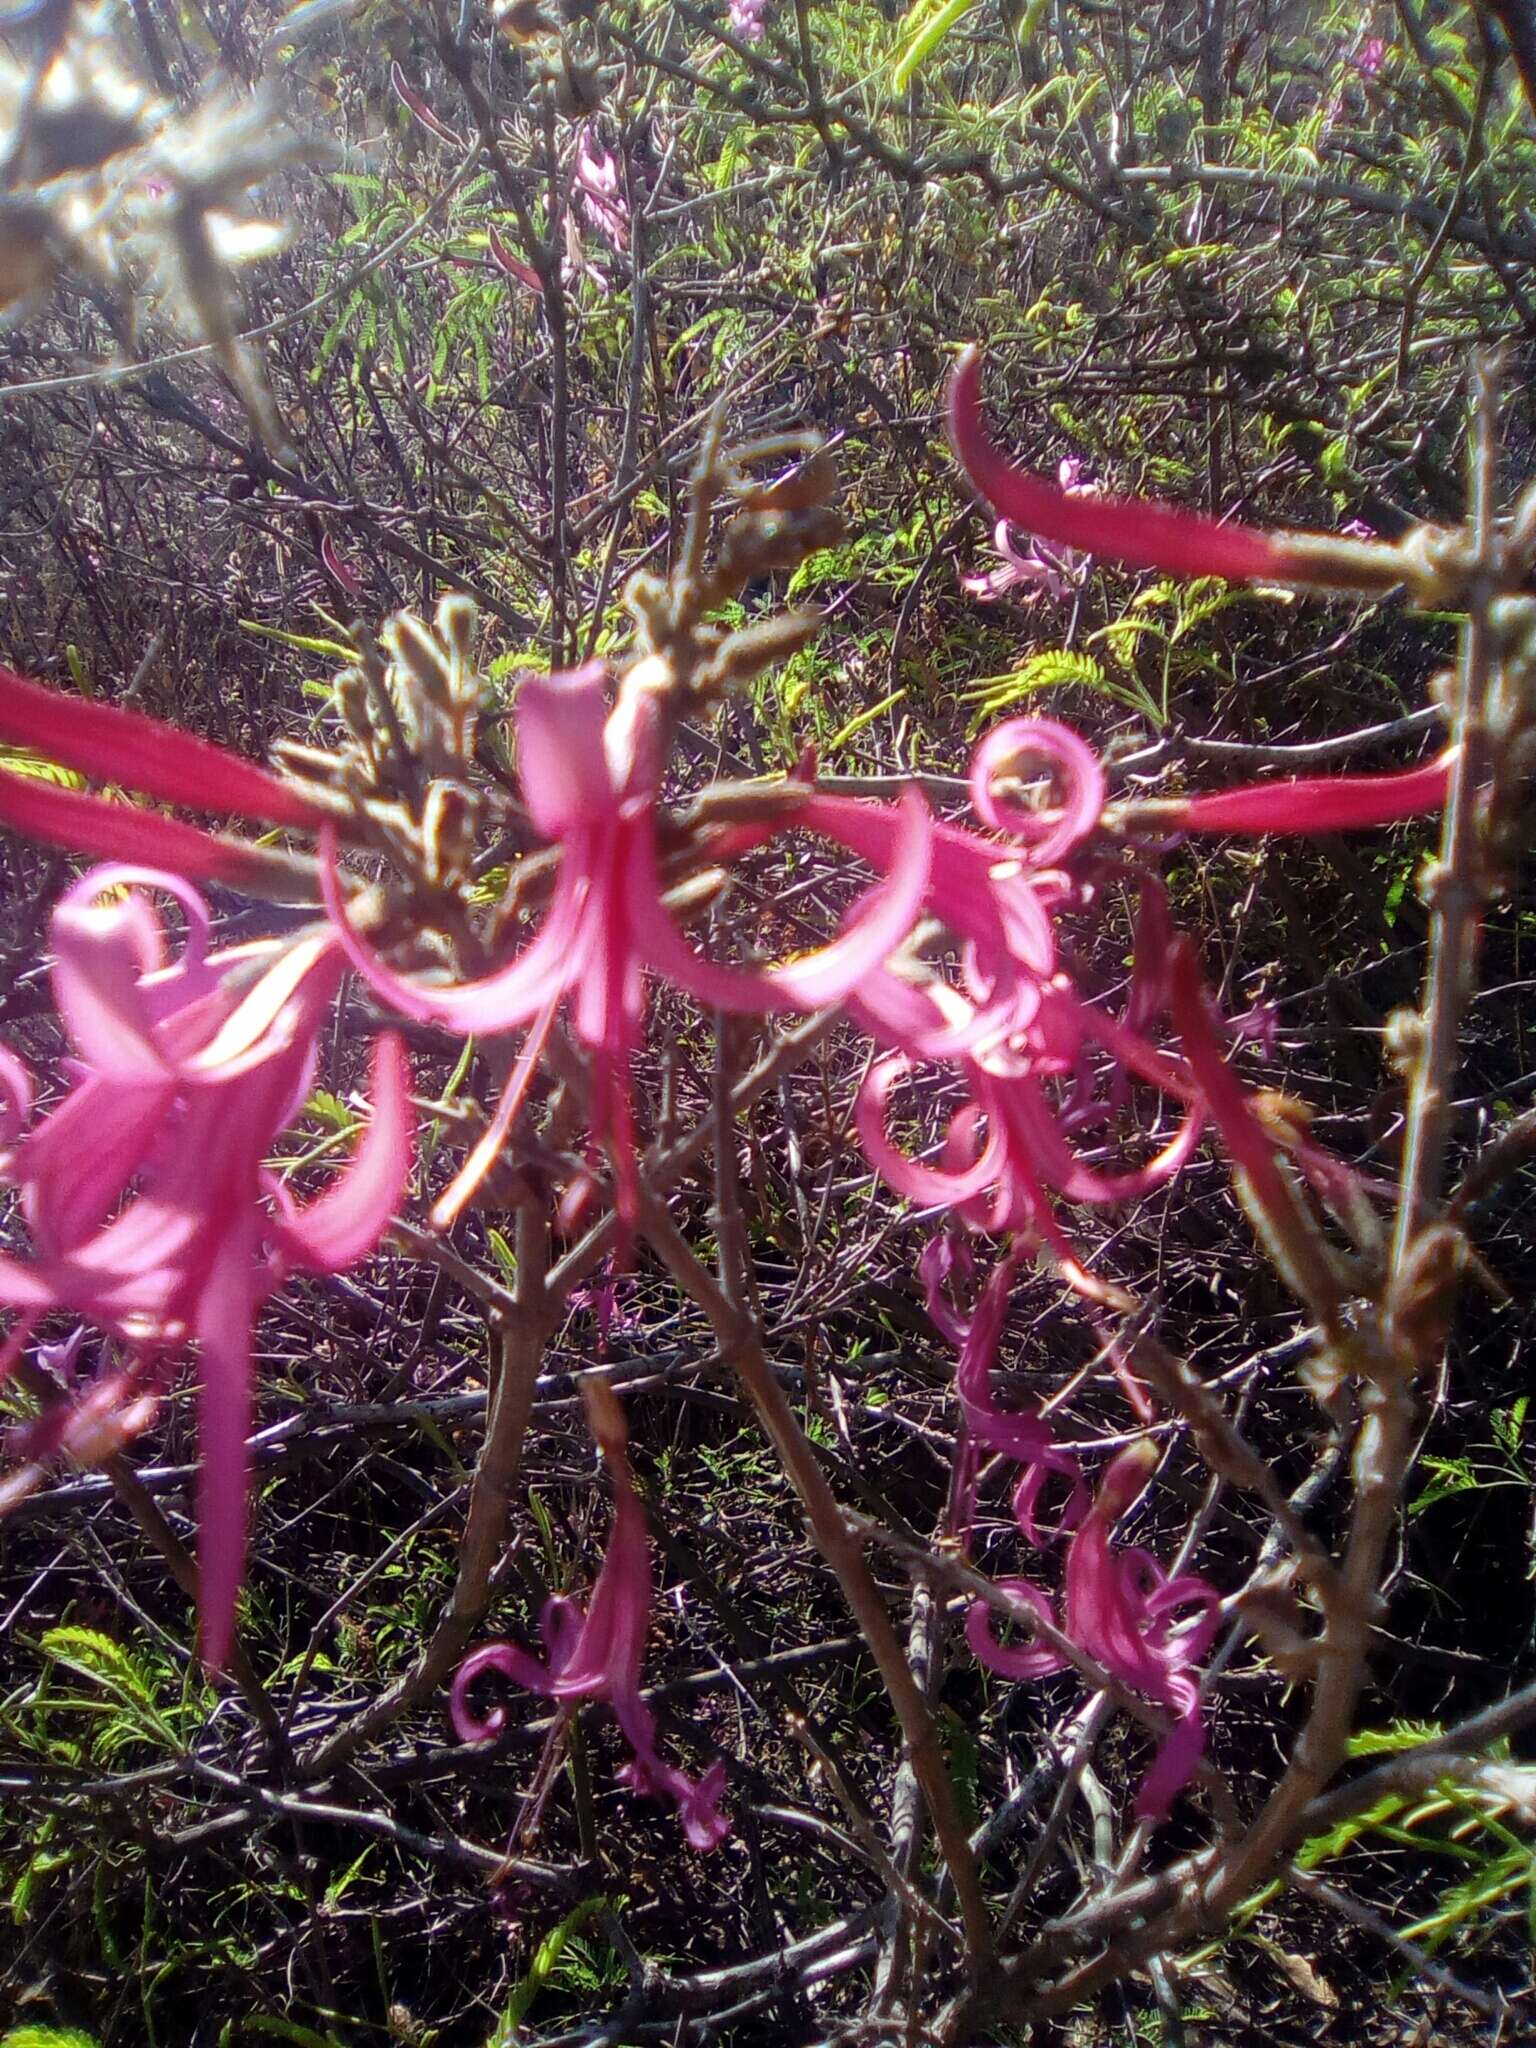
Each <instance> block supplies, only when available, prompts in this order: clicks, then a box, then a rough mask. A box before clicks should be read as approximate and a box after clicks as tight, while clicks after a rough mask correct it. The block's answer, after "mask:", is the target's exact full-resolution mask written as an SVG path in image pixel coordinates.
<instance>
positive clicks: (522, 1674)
mask: <svg viewBox="0 0 1536 2048" xmlns="http://www.w3.org/2000/svg"><path fill="white" fill-rule="evenodd" d="M486 1671H494V1672H496V1673H497V1675H498V1676H499V1677H501V1678H509V1679H510V1680H511V1681H512V1683H513V1684H514V1685H520V1686H521V1687H522V1688H523V1690H524V1691H525V1692H532V1693H538V1694H540V1695H541V1696H542V1697H544V1698H546V1699H547V1698H548V1697H549V1693H550V1679H549V1673H548V1672H547V1671H546V1670H545V1669H544V1666H543V1665H542V1664H541V1663H540V1662H539V1660H538V1658H537V1657H530V1656H529V1654H528V1652H527V1651H526V1650H520V1649H519V1648H518V1647H517V1645H516V1643H487V1644H485V1646H484V1647H483V1648H482V1649H479V1650H474V1651H472V1652H471V1653H470V1655H469V1656H467V1657H466V1658H465V1659H464V1662H463V1663H462V1664H461V1665H460V1666H459V1668H458V1670H457V1671H456V1672H455V1673H454V1674H453V1687H452V1690H451V1691H450V1693H449V1695H448V1718H449V1720H450V1721H451V1722H452V1723H453V1732H454V1734H455V1735H457V1737H458V1738H459V1740H460V1742H489V1741H490V1739H491V1737H492V1736H493V1735H499V1734H500V1733H501V1731H502V1729H503V1728H505V1727H506V1725H507V1710H506V1708H505V1707H492V1708H491V1710H490V1712H489V1713H488V1714H486V1715H485V1716H484V1718H483V1719H482V1717H481V1716H480V1715H478V1714H476V1713H475V1712H474V1711H473V1709H472V1708H471V1706H470V1704H469V1694H470V1688H471V1687H472V1686H473V1684H474V1682H475V1680H476V1679H477V1678H479V1677H480V1675H481V1673H482V1672H486Z"/></svg>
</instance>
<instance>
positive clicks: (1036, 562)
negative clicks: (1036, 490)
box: [960, 455, 1100, 604]
mask: <svg viewBox="0 0 1536 2048" xmlns="http://www.w3.org/2000/svg"><path fill="white" fill-rule="evenodd" d="M1083 468H1084V465H1083V458H1082V457H1081V456H1080V455H1064V456H1063V457H1062V459H1061V461H1060V462H1059V463H1058V464H1057V465H1056V482H1057V486H1058V488H1059V489H1060V490H1061V492H1062V493H1063V494H1064V495H1065V496H1066V497H1069V498H1093V497H1097V496H1098V494H1099V488H1100V487H1099V485H1098V484H1096V483H1093V482H1091V481H1085V480H1084V476H1083ZM1013 533H1014V529H1013V527H1012V525H1011V524H1010V522H1009V521H1008V520H1006V519H999V520H998V522H997V525H996V526H995V527H994V528H993V530H992V545H993V547H994V548H996V550H997V552H998V554H999V555H1001V557H1002V561H1001V563H1000V564H999V566H998V567H997V568H995V569H992V570H990V571H988V573H987V574H986V575H984V576H962V577H961V579H960V587H961V588H962V589H963V590H964V591H966V592H967V593H968V594H969V595H970V596H972V597H974V598H978V599H979V600H980V601H981V603H983V604H995V603H996V602H997V600H998V599H999V598H1000V597H1005V596H1006V595H1007V594H1008V592H1009V591H1011V590H1022V591H1023V592H1024V593H1025V595H1024V597H1023V599H1022V600H1021V601H1022V602H1024V603H1031V602H1032V601H1033V600H1034V599H1035V598H1036V597H1039V596H1042V595H1043V596H1046V597H1053V598H1058V599H1059V598H1063V597H1066V596H1068V595H1069V593H1070V592H1072V591H1073V590H1075V589H1076V588H1077V586H1078V584H1079V583H1081V581H1082V579H1083V572H1084V570H1085V568H1086V567H1087V563H1088V557H1087V556H1086V555H1085V554H1083V553H1082V552H1081V551H1080V550H1079V549H1077V548H1068V547H1053V546H1049V545H1047V544H1046V543H1044V542H1042V541H1041V540H1040V539H1038V538H1037V537H1036V536H1035V535H1033V534H1026V535H1025V536H1024V545H1023V546H1022V547H1020V546H1019V545H1018V543H1017V542H1016V541H1015V540H1014V537H1013Z"/></svg>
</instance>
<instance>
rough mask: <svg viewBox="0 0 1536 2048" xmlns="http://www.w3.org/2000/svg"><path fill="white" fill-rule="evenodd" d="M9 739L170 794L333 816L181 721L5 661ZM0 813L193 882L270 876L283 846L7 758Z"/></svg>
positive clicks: (0, 689)
mask: <svg viewBox="0 0 1536 2048" xmlns="http://www.w3.org/2000/svg"><path fill="white" fill-rule="evenodd" d="M0 740H4V741H7V742H9V743H10V744H12V745H15V746H23V747H28V748H31V749H33V750H34V751H35V752H37V753H39V754H44V755H46V756H47V757H48V758H49V759H50V760H53V761H57V762H59V763H61V764H62V765H63V766H64V767H66V768H74V769H76V770H78V772H79V773H80V774H82V775H87V776H91V777H93V778H94V779H95V780H97V781H101V782H114V783H120V784H122V785H123V786H124V787H126V788H128V789H134V790H138V791H139V792H140V793H141V794H142V795H144V796H148V797H153V798H155V799H157V800H158V801H159V802H161V803H172V804H184V805H186V806H187V807H188V808H189V809H192V810H200V811H211V812H215V813H222V814H227V815H229V816H234V817H244V818H252V819H257V820H260V821H262V822H265V823H267V824H271V825H309V826H314V825H318V824H320V823H321V822H322V820H323V819H324V817H325V816H326V815H327V814H326V812H325V811H324V810H323V809H321V808H320V807H319V806H318V805H316V804H315V803H314V801H313V800H312V799H311V798H310V797H308V796H306V795H305V793H304V792H303V791H302V790H301V789H299V788H297V787H296V786H295V785H293V784H291V783H288V782H284V781H283V780H281V778H280V777H278V776H276V775H272V774H269V773H268V772H267V770H266V769H265V768H258V767H257V766H256V765H255V764H254V763H252V762H250V761H243V760H241V759H240V757H239V756H238V755H237V754H230V753H227V752H226V751H225V750H224V749H223V748H222V747H216V746H213V745H211V744H210V743H209V742H208V741H207V740H200V739H196V738H194V737H193V736H192V735H191V734H190V733H184V732H181V731H180V730H179V729H178V728H177V727H176V726H173V725H166V724H165V723H163V721H161V720H160V719H158V718H148V717H146V716H145V715H144V713H143V712H140V711H131V710H128V709H125V708H124V707H122V706H120V705H114V704H98V703H95V702H93V701H91V700H90V699H88V698H82V697H69V696H65V695H64V694H63V693H62V692H60V691H57V690H49V689H45V688H44V687H43V685H42V684H41V683H33V682H29V681H28V680H27V679H26V678H25V677H24V676H19V675H17V674H16V672H15V671H14V670H13V669H9V668H5V667H3V666H0ZM0 824H5V825H9V826H11V827H12V829H13V830H15V831H17V832H21V833H24V834H25V835H26V836H27V837H28V838H31V839H41V840H45V841H47V842H48V843H49V844H51V845H54V846H63V847H67V848H69V849H70V850H71V851H72V852H75V853H85V854H91V855H94V856H97V857H99V858H105V859H108V860H122V861H128V862H132V863H135V864H142V865H148V864H153V865H155V866H157V867H160V868H162V869H170V870H172V871H173V872H175V873H176V874H180V875H185V876H187V877H188V878H189V879H191V880H193V881H205V882H208V881H220V882H227V883H229V884H231V885H232V886H234V887H239V886H241V885H242V884H243V883H249V885H250V886H251V887H253V888H257V889H259V888H260V887H261V885H262V883H263V882H264V881H265V882H270V880H271V878H272V876H273V873H274V871H275V869H276V868H277V866H278V865H279V861H280V857H274V856H273V855H271V854H268V853H265V852H263V851H262V850H261V849H260V848H257V847H247V846H243V845H242V844H241V843H240V842H239V841H238V840H230V839H223V838H220V837H219V836H218V835H217V834H216V833H212V832H205V831H203V830H201V829H200V828H198V827H197V826H195V825H187V824H184V823H182V822H181V821H180V820H179V819H175V818H163V817H160V816H159V815H158V814H157V813H155V812H153V811H144V810H137V809H135V808H134V807H133V806H132V805H131V804H124V803H114V802H109V801H108V800H107V799H106V798H104V797H99V796H91V795H87V794H84V793H82V792H80V791H78V790H72V789H58V788H55V787H53V786H52V785H50V784H48V783H46V782H41V781H38V780H37V779H35V778H34V777H32V776H27V775H19V774H16V773H14V772H12V771H11V770H10V769H0Z"/></svg>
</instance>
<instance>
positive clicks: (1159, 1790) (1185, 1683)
mask: <svg viewBox="0 0 1536 2048" xmlns="http://www.w3.org/2000/svg"><path fill="white" fill-rule="evenodd" d="M1156 1465H1157V1449H1156V1447H1155V1445H1153V1444H1152V1443H1150V1442H1149V1441H1147V1440H1145V1439H1143V1440H1142V1441H1140V1442H1139V1443H1135V1444H1132V1445H1130V1446H1129V1448H1128V1449H1126V1450H1124V1451H1122V1452H1120V1454H1119V1455H1118V1457H1116V1458H1115V1459H1114V1460H1113V1461H1112V1462H1111V1464H1110V1465H1109V1468H1108V1470H1107V1471H1106V1472H1105V1474H1104V1477H1103V1478H1102V1480H1101V1481H1100V1482H1099V1490H1098V1493H1097V1495H1096V1497H1095V1499H1094V1502H1093V1505H1092V1507H1091V1508H1089V1510H1088V1512H1087V1514H1086V1515H1085V1516H1084V1517H1083V1519H1082V1521H1081V1523H1080V1524H1079V1525H1078V1527H1077V1528H1076V1530H1074V1532H1073V1534H1072V1536H1071V1538H1070V1539H1069V1541H1068V1544H1067V1561H1066V1589H1065V1595H1064V1601H1063V1621H1062V1627H1063V1630H1064V1632H1065V1633H1066V1634H1067V1635H1068V1636H1070V1637H1071V1639H1072V1641H1073V1642H1074V1643H1076V1644H1077V1645H1078V1646H1079V1647H1080V1648H1081V1649H1083V1650H1086V1651H1087V1652H1088V1654H1089V1655H1090V1656H1091V1657H1094V1658H1096V1659H1097V1660H1098V1662H1099V1663H1100V1664H1102V1665H1103V1666H1104V1668H1105V1670H1106V1671H1109V1672H1110V1673H1112V1674H1113V1676H1114V1677H1116V1678H1118V1679H1119V1680H1120V1681H1121V1682H1122V1683H1123V1684H1125V1685H1128V1686H1130V1687H1132V1688H1133V1689H1134V1690H1135V1691H1137V1692H1139V1693H1142V1694H1143V1695H1144V1696H1145V1697H1146V1698H1148V1699H1150V1700H1152V1701H1153V1702H1154V1703H1155V1704H1156V1705H1158V1706H1160V1707H1164V1708H1166V1709H1167V1711H1168V1712H1169V1713H1170V1714H1171V1715H1172V1716H1173V1723H1174V1725H1173V1727H1172V1729H1171V1731H1170V1732H1169V1734H1168V1735H1167V1736H1166V1737H1165V1738H1164V1739H1163V1741H1162V1743H1161V1744H1160V1745H1159V1747H1158V1752H1157V1755H1156V1757H1155V1758H1154V1760H1153V1764H1152V1768H1151V1770H1150V1771H1149V1772H1148V1774H1147V1776H1146V1778H1145V1779H1144V1780H1143V1782H1142V1785H1141V1788H1140V1790H1139V1791H1138V1793H1137V1795H1136V1809H1135V1810H1136V1814H1137V1816H1138V1818H1139V1819H1142V1820H1151V1821H1159V1820H1164V1819H1166V1818H1167V1815H1168V1812H1169V1810H1170V1808H1171V1807H1172V1805H1173V1802H1174V1800H1175V1799H1177V1797H1178V1796H1179V1794H1180V1793H1181V1792H1182V1791H1183V1790H1184V1788H1185V1786H1186V1785H1187V1784H1188V1783H1189V1781H1190V1779H1191V1778H1192V1777H1193V1776H1194V1773H1195V1770H1196V1768H1197V1766H1198V1765H1199V1762H1200V1759H1201V1757H1202V1756H1203V1755H1204V1754H1205V1724H1204V1721H1203V1719H1202V1717H1201V1711H1200V1687H1199V1683H1198V1680H1197V1679H1196V1677H1195V1675H1194V1674H1195V1671H1196V1668H1197V1666H1198V1665H1199V1662H1200V1659H1201V1658H1202V1657H1203V1656H1204V1655H1205V1652H1206V1651H1207V1649H1209V1647H1210V1643H1211V1638H1212V1636H1213V1635H1214V1634H1215V1632H1216V1626H1217V1620H1218V1610H1219V1608H1220V1604H1221V1598H1220V1595H1219V1594H1218V1593H1217V1591H1216V1589H1215V1588H1214V1587H1213V1586H1211V1585H1210V1584H1208V1582H1207V1581H1206V1580H1204V1579H1202V1578H1200V1577H1199V1576H1198V1575H1197V1574H1196V1573H1193V1572H1182V1573H1180V1574H1179V1575H1178V1576H1177V1577H1170V1576H1169V1574H1168V1573H1167V1572H1166V1571H1165V1570H1164V1568H1163V1567H1162V1565H1160V1564H1159V1563H1158V1561H1157V1559H1156V1558H1155V1557H1153V1556H1152V1554H1151V1553H1150V1551H1146V1550H1141V1549H1134V1548H1133V1549H1128V1550H1116V1549H1115V1547H1114V1544H1113V1540H1112V1539H1113V1536H1114V1530H1115V1524H1116V1523H1117V1522H1118V1521H1119V1520H1120V1519H1121V1517H1122V1516H1123V1515H1124V1514H1125V1513H1126V1512H1127V1510H1128V1509H1129V1508H1130V1507H1131V1506H1132V1505H1133V1504H1134V1502H1135V1500H1136V1498H1137V1496H1138V1495H1139V1494H1140V1493H1141V1492H1142V1490H1143V1489H1144V1487H1145V1486H1146V1483H1147V1481H1148V1479H1149V1478H1150V1477H1151V1475H1152V1472H1153V1471H1154V1470H1155V1468H1156ZM1000 1583H1001V1585H1002V1587H1003V1590H1004V1591H1006V1592H1008V1593H1010V1594H1011V1595H1012V1596H1013V1597H1014V1598H1015V1599H1018V1600H1022V1601H1023V1602H1025V1603H1026V1604H1027V1605H1029V1606H1031V1607H1033V1608H1034V1609H1035V1611H1036V1612H1037V1613H1039V1614H1042V1615H1044V1616H1045V1617H1046V1618H1047V1619H1049V1618H1050V1612H1051V1610H1050V1604H1049V1601H1048V1599H1047V1596H1046V1595H1045V1594H1044V1593H1042V1592H1041V1591H1040V1589H1039V1588H1038V1587H1037V1586H1033V1585H1031V1584H1030V1582H1029V1581H1028V1580H1023V1579H1005V1580H1003V1581H1001V1582H1000ZM1191 1610H1193V1619H1187V1620H1184V1621H1182V1622H1181V1621H1180V1619H1179V1617H1180V1615H1181V1614H1188V1613H1189V1612H1190V1611H1191ZM966 1640H967V1641H968V1642H969V1644H970V1646H971V1648H972V1650H973V1651H974V1652H975V1654H976V1657H977V1658H978V1660H979V1661H980V1662H981V1663H983V1664H985V1665H986V1666H987V1667H988V1669H989V1670H993V1671H996V1672H999V1673H1000V1674H1001V1675H1002V1676H1004V1677H1009V1678H1037V1677H1043V1676H1044V1675H1046V1674H1047V1673H1048V1672H1052V1671H1059V1670H1061V1669H1063V1668H1064V1666H1065V1663H1066V1659H1065V1658H1063V1657H1061V1656H1060V1655H1058V1654H1057V1653H1056V1652H1055V1651H1053V1650H1051V1649H1050V1648H1049V1647H1048V1646H1046V1645H1043V1644H1025V1645H1022V1646H1017V1645H1016V1646H1009V1645H1007V1644H1004V1643H1000V1642H999V1641H998V1640H997V1636H996V1634H995V1632H994V1628H993V1610H992V1608H991V1607H990V1606H989V1605H988V1604H987V1602H985V1601H977V1602H976V1603H975V1604H974V1605H973V1606H972V1608H971V1611H970V1614H969V1616H968V1617H967V1622H966Z"/></svg>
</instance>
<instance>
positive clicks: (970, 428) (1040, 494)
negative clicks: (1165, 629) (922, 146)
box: [949, 347, 1412, 591]
mask: <svg viewBox="0 0 1536 2048" xmlns="http://www.w3.org/2000/svg"><path fill="white" fill-rule="evenodd" d="M949 432H950V439H951V441H952V443H953V445H954V450H955V454H956V455H957V456H958V458H959V461H960V466H961V468H962V469H963V470H964V471H965V473H966V475H967V476H968V477H969V478H970V480H971V482H972V484H973V485H974V486H975V488H976V490H977V492H978V494H979V495H980V496H981V497H982V498H984V499H985V500H986V502H987V503H988V504H989V505H990V506H991V507H992V510H993V511H994V512H995V513H996V514H997V515H998V516H999V517H1000V518H1001V519H1003V520H1006V521H1007V522H1009V523H1010V524H1011V525H1013V526H1015V527H1017V528H1018V529H1019V531H1020V532H1022V533H1028V534H1034V535H1035V536H1037V538H1039V539H1043V540H1047V541H1054V542H1057V543H1059V544H1060V545H1063V546H1065V547H1069V548H1076V549H1078V550H1079V551H1080V552H1081V553H1083V554H1089V555H1104V556H1107V557H1108V558H1109V559H1110V560H1111V561H1116V562H1123V563H1125V565H1126V566H1127V567H1128V568H1131V569H1162V570H1165V571H1167V572H1168V573H1169V574H1171V575H1174V576H1221V577H1224V578H1225V579H1226V580H1227V581H1228V582H1232V583H1295V584H1301V585H1323V586H1325V587H1335V588H1338V587H1347V588H1350V589H1358V590H1373V591H1387V590H1390V589H1392V588H1394V587H1395V586H1396V585H1397V584H1399V583H1401V582H1403V581H1404V579H1405V575H1406V574H1408V573H1409V571H1410V569H1411V567H1412V565H1411V564H1410V563H1409V562H1408V561H1407V559H1406V558H1405V557H1404V556H1403V554H1402V553H1401V552H1400V551H1399V550H1398V549H1397V548H1394V547H1389V546H1387V545H1385V544H1381V543H1370V542H1365V541H1350V540H1343V539H1341V538H1340V537H1338V536H1337V535H1334V534H1321V533H1265V532H1262V531H1260V530H1258V529H1257V528H1254V527H1251V526H1241V525H1238V524H1236V523H1225V522H1221V521H1218V520H1214V519H1206V518H1204V517H1202V516H1200V515H1199V514H1197V513H1193V512H1183V511H1179V510H1176V509H1175V508H1174V507H1172V506H1168V505H1156V504H1151V503H1149V502H1147V501H1146V500H1144V499H1139V498H1114V497H1110V496H1108V495H1087V494H1084V493H1082V492H1080V491H1076V492H1074V491H1072V490H1069V489H1064V488H1063V487H1062V485H1061V484H1060V483H1059V482H1058V483H1054V484H1053V483H1049V482H1047V480H1046V479H1045V478H1044V477H1040V476H1034V475H1032V474H1031V473H1030V472H1029V471H1028V470H1024V469H1020V468H1019V467H1018V466H1017V464H1015V463H1013V462H1010V461H1009V459H1008V457H1007V456H1005V455H1004V454H1003V453H1002V451H1001V450H1000V449H999V448H997V447H996V446H995V445H994V443H993V442H992V440H991V438H990V437H989V435H988V433H987V429H986V424H985V422H984V420H983V418H982V412H981V351H980V350H979V349H977V348H974V347H973V348H967V349H966V350H965V351H964V353H963V354H962V355H961V357H960V360H959V362H958V363H957V364H956V366H955V372H954V375H953V377H952V378H951V380H950V387H949Z"/></svg>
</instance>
